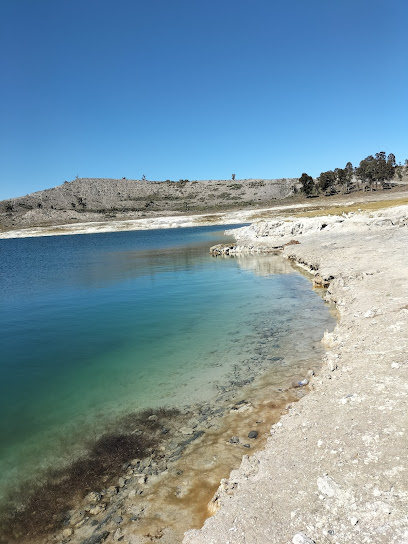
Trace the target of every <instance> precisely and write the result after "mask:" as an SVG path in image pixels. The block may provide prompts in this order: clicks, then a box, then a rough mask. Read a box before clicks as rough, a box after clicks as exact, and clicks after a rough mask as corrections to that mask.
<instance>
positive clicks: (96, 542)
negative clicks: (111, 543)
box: [82, 531, 109, 544]
mask: <svg viewBox="0 0 408 544" xmlns="http://www.w3.org/2000/svg"><path fill="white" fill-rule="evenodd" d="M108 536H109V531H103V532H102V533H97V534H94V535H92V536H90V537H89V538H87V539H86V540H83V541H82V544H100V543H101V542H103V541H104V540H106V539H107V538H108Z"/></svg>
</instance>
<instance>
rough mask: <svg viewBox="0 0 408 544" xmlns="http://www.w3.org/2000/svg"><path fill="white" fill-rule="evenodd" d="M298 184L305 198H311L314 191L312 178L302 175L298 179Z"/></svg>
mask: <svg viewBox="0 0 408 544" xmlns="http://www.w3.org/2000/svg"><path fill="white" fill-rule="evenodd" d="M299 181H300V183H301V184H302V190H303V192H304V193H305V195H306V196H311V195H312V194H313V192H314V189H315V183H314V181H313V178H312V176H309V175H308V174H306V173H303V174H302V175H301V176H300V178H299Z"/></svg>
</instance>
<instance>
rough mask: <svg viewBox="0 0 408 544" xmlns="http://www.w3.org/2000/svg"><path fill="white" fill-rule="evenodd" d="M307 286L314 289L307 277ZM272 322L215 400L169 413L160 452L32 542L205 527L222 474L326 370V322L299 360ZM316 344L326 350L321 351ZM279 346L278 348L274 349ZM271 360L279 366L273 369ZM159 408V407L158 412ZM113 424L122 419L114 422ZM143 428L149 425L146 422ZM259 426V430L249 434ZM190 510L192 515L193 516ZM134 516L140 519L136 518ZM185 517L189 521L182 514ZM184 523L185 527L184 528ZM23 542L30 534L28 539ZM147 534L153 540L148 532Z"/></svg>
mask: <svg viewBox="0 0 408 544" xmlns="http://www.w3.org/2000/svg"><path fill="white" fill-rule="evenodd" d="M244 260H245V261H247V259H244ZM251 261H252V260H251ZM267 261H268V263H269V264H268V263H265V265H266V264H268V266H267V268H266V269H263V268H262V263H258V260H257V263H256V265H257V266H258V265H259V264H261V270H258V269H256V271H257V272H258V273H269V272H270V271H271V270H270V267H271V266H272V268H273V269H275V268H277V269H280V268H279V267H280V266H282V265H283V266H284V267H285V268H288V269H291V268H292V267H291V265H290V264H289V263H286V262H285V261H284V260H282V259H281V258H280V257H279V258H277V259H272V260H271V259H269V258H268V259H267ZM254 273H255V271H254ZM306 289H309V287H308V286H307V283H306ZM322 319H323V318H322ZM324 320H327V319H326V318H324ZM251 322H252V321H251ZM319 323H320V319H319ZM330 324H331V322H330ZM330 324H328V326H330ZM265 326H266V323H265V317H264V318H263V319H261V320H260V321H259V323H258V325H257V328H256V329H254V331H253V332H254V337H255V338H257V339H258V340H259V343H258V344H257V345H258V348H257V353H255V352H254V353H252V354H251V355H253V356H254V355H255V357H253V356H251V357H250V359H256V361H255V360H250V359H247V360H246V361H245V364H243V365H242V368H241V367H237V366H234V368H233V369H232V370H231V373H229V374H228V376H227V378H228V380H227V381H226V382H225V383H223V384H219V385H218V386H217V387H216V389H215V395H214V397H213V398H212V401H211V403H210V404H208V403H207V404H206V405H205V406H202V405H198V404H197V405H194V406H191V407H190V408H188V407H185V409H184V410H183V409H182V413H181V414H180V415H179V416H174V421H166V418H165V415H163V418H164V420H163V425H164V427H166V428H167V429H169V432H168V433H166V434H165V435H164V441H163V442H161V443H160V444H159V447H158V452H157V453H155V454H154V456H151V458H150V459H148V460H147V461H146V462H145V461H141V462H139V463H135V464H133V460H131V461H130V463H129V462H127V463H126V467H125V468H124V470H123V471H122V472H119V473H118V474H117V475H116V476H115V479H114V481H113V482H110V484H109V487H108V488H107V491H106V489H105V491H102V493H100V490H101V489H104V488H105V486H102V488H98V486H94V487H91V489H92V490H93V491H94V493H96V495H95V494H92V493H91V495H92V497H89V494H88V495H87V497H86V498H85V499H84V500H81V501H80V502H79V503H78V506H75V508H73V509H72V510H71V512H70V513H69V518H67V519H69V523H67V524H65V527H63V529H62V530H61V531H60V532H59V533H58V532H55V533H53V534H52V535H49V536H43V537H40V538H39V539H35V538H32V539H29V540H27V542H30V543H31V542H32V543H34V542H41V544H44V543H45V542H54V541H55V536H56V535H58V538H59V540H58V538H57V540H58V542H60V541H61V542H65V541H69V542H72V543H78V544H79V543H81V544H82V542H84V541H85V540H84V539H86V538H91V537H93V536H98V534H99V533H100V531H102V532H101V533H100V534H103V532H104V531H109V533H110V539H112V537H113V535H114V534H116V532H117V530H118V529H120V531H119V532H118V533H117V536H118V535H119V534H120V533H121V532H123V533H124V534H125V536H126V538H127V537H131V538H132V539H133V540H132V542H137V540H134V539H136V538H137V537H138V536H139V537H140V536H141V535H142V536H143V534H148V533H151V534H153V533H154V534H157V535H161V534H162V532H163V530H164V534H163V535H162V537H161V541H162V542H168V543H173V542H181V540H182V537H183V532H184V530H186V529H187V528H188V527H190V528H191V527H194V526H195V527H199V526H201V525H202V523H203V522H204V520H205V518H206V517H208V515H210V513H211V512H209V511H208V504H209V502H210V501H211V498H212V497H213V495H214V493H215V491H216V490H217V487H218V485H219V481H220V480H221V479H222V478H225V477H227V476H228V473H229V471H230V470H231V467H232V466H236V467H237V466H239V463H240V459H241V457H242V455H243V454H244V453H245V452H253V451H257V450H258V449H260V448H262V447H263V445H264V443H265V440H266V438H267V436H268V433H269V428H270V426H271V425H272V424H273V423H274V422H276V421H278V420H279V418H280V416H281V414H282V412H285V411H286V408H285V407H286V405H287V404H288V403H293V402H295V401H296V400H298V398H301V397H302V396H303V395H304V394H305V393H306V391H307V389H308V388H307V386H305V387H293V384H292V382H293V381H296V382H298V381H301V380H303V379H305V378H306V377H307V373H308V371H310V372H315V371H316V372H318V371H319V369H320V360H321V352H322V350H321V349H320V348H319V347H318V346H319V345H320V335H321V333H322V331H323V330H324V329H320V328H317V329H316V326H315V332H314V334H311V336H310V340H309V341H308V344H307V346H308V352H309V356H306V357H302V358H300V359H301V361H300V362H298V359H299V353H300V351H301V346H299V347H298V348H297V349H295V350H290V351H289V352H288V348H289V346H290V339H288V338H287V337H286V335H284V336H283V337H282V341H281V334H280V333H279V331H277V334H276V336H275V335H274V342H276V341H277V342H278V344H279V345H278V346H269V344H268V343H267V342H264V341H262V340H263V337H264V336H265V335H266V334H267V333H266V332H265V329H264V327H265ZM330 328H331V327H330ZM316 332H317V334H316ZM258 337H259V338H258ZM257 342H258V341H257ZM303 343H304V341H303ZM263 345H264V347H263ZM315 346H317V349H318V350H319V351H318V353H316V352H314V351H313V348H314V347H315ZM271 347H273V348H274V349H273V351H272V352H270V348H271ZM287 352H288V353H287ZM302 353H303V351H302ZM315 353H316V354H315ZM268 355H274V357H272V359H273V360H281V362H280V361H278V362H276V363H275V362H273V363H271V362H270V361H269V359H270V357H268ZM248 357H249V355H248ZM271 364H272V365H273V369H272V370H271V369H269V370H268V367H269V366H270V365H271ZM281 365H282V369H286V370H285V375H286V377H285V378H284V377H283V374H282V373H281V372H280V373H278V375H275V372H276V370H278V368H279V367H280V366H281ZM288 372H289V374H288V375H287V373H288ZM278 376H279V377H278ZM279 380H280V381H279ZM158 410H159V412H161V410H160V409H158ZM154 414H155V410H154V409H153V410H152V413H151V415H152V416H154ZM135 416H137V414H135ZM149 418H150V415H149V414H148V415H146V416H145V417H144V419H146V420H147V421H146V424H147V425H148V426H149V425H150V424H149V421H150V419H149ZM160 421H161V416H160V413H159V422H160ZM153 423H155V422H153ZM111 428H112V429H113V428H114V426H112V425H111ZM122 428H123V425H119V426H118V429H122ZM132 428H133V427H132ZM137 428H138V429H139V428H140V429H142V428H144V427H143V425H142V423H138V424H137ZM147 428H148V427H147ZM130 430H131V428H130ZM254 430H256V433H257V435H258V436H256V437H253V438H251V437H249V436H248V433H249V432H250V431H254ZM233 438H234V440H232V439H233ZM236 438H237V439H238V440H236ZM162 448H163V449H162ZM184 449H187V452H186V455H185V456H184V455H181V454H182V453H183V450H184ZM215 457H217V460H215ZM213 458H214V459H213ZM232 460H233V462H232ZM180 471H181V472H180ZM179 472H180V474H179ZM142 480H143V481H142ZM107 485H108V484H107ZM112 487H113V488H115V490H116V491H114V490H113V489H112ZM139 494H140V496H139ZM155 496H156V497H161V498H162V501H163V502H162V504H163V505H166V506H165V507H164V512H165V515H164V519H155V516H156V515H157V512H159V511H160V510H161V508H160V504H159V509H158V508H157V504H156V506H155V505H154V504H153V503H154V501H155ZM154 506H155V507H154ZM81 512H82V514H81ZM155 512H156V514H155ZM166 516H167V517H166ZM189 516H192V518H191V519H189ZM115 517H116V518H122V521H120V522H119V523H116V522H115V521H114V520H113V518H115ZM133 517H135V518H137V519H135V520H133V519H132V518H133ZM181 518H183V521H180V520H181ZM71 520H72V523H71ZM112 520H113V521H112ZM134 521H137V522H138V523H134ZM180 524H181V526H182V527H183V530H182V531H180V529H179V527H180ZM64 531H65V535H64ZM68 533H69V534H68ZM18 541H19V542H20V541H21V542H23V541H25V540H24V539H23V538H20V540H18ZM108 541H109V542H110V541H111V540H108ZM125 541H126V540H125ZM140 541H141V542H146V540H145V539H142V540H140Z"/></svg>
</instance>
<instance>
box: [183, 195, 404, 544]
mask: <svg viewBox="0 0 408 544" xmlns="http://www.w3.org/2000/svg"><path fill="white" fill-rule="evenodd" d="M407 227H408V207H407V206H400V207H396V208H390V209H388V210H384V211H379V212H375V213H370V214H367V213H361V214H352V215H348V216H339V217H319V218H307V219H293V220H285V221H272V222H260V223H258V224H254V225H251V226H250V227H244V228H242V229H240V230H238V231H237V232H236V238H237V244H236V245H233V246H232V247H230V248H229V250H228V253H229V254H235V255H238V254H242V253H256V252H258V251H262V250H263V249H265V248H269V249H270V250H271V249H274V250H276V248H281V249H280V251H282V252H283V254H284V255H285V256H286V257H287V258H288V259H291V260H292V261H294V262H296V263H298V264H299V265H300V266H302V267H304V268H307V269H308V271H309V272H311V273H312V274H313V275H314V276H315V277H316V276H319V277H320V279H321V280H322V281H324V282H326V283H328V284H329V289H328V293H327V299H328V300H330V301H333V302H334V303H335V304H336V306H337V308H338V311H339V316H340V319H339V322H338V325H337V326H336V328H335V330H334V332H333V333H331V334H326V335H325V337H324V338H323V341H324V343H325V344H326V345H327V347H328V352H327V354H326V355H325V357H324V361H323V372H322V373H321V374H320V375H319V376H316V377H314V378H312V379H311V393H310V394H309V395H307V396H306V397H304V398H303V399H302V400H301V401H300V402H299V403H297V404H294V405H292V406H291V407H290V409H289V411H288V414H287V415H284V416H283V417H282V419H281V420H280V421H279V422H278V423H276V424H275V425H273V426H272V428H271V431H270V434H271V436H270V438H269V439H268V442H267V446H266V448H265V450H264V451H262V452H258V453H256V454H255V455H253V456H252V457H247V456H245V457H244V458H243V461H242V464H241V467H240V468H239V469H238V470H236V471H233V472H232V473H231V475H230V477H229V479H228V480H226V481H224V482H222V485H221V486H220V488H219V491H218V493H217V495H216V502H217V508H218V511H217V513H216V514H215V515H214V516H213V517H211V518H209V519H208V520H207V521H206V522H205V524H204V527H203V528H202V529H201V530H194V531H189V532H187V533H186V535H185V538H184V540H183V542H184V544H204V543H205V544H216V543H219V544H221V543H222V544H240V543H242V544H243V543H245V544H255V543H259V544H261V543H262V544H264V543H265V542H271V543H272V542H273V543H274V544H287V543H291V542H292V543H294V544H312V543H316V544H320V543H322V544H323V543H324V544H327V543H330V542H333V543H336V544H342V543H354V544H355V543H358V544H359V543H366V542H367V543H384V544H385V543H387V544H390V543H393V544H394V543H395V544H397V543H398V544H402V543H406V542H408V518H407V515H406V513H407V510H408V476H407V472H406V471H407V448H406V444H407V432H408V416H407V410H406V405H407V395H408V385H407V384H408V358H407V352H408V294H407V293H408V274H407V265H406V248H407V246H408V228H407ZM293 239H295V240H296V241H297V242H299V243H298V244H291V245H286V246H285V244H287V243H288V242H290V241H291V240H293ZM319 281H320V280H319Z"/></svg>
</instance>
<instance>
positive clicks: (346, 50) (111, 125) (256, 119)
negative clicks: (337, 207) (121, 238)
mask: <svg viewBox="0 0 408 544" xmlns="http://www.w3.org/2000/svg"><path fill="white" fill-rule="evenodd" d="M0 21H1V22H0V40H1V43H0V63H1V76H2V77H1V79H2V83H1V86H0V107H1V111H0V119H1V125H0V126H1V128H0V138H1V141H0V198H9V197H13V196H19V195H23V194H27V193H29V192H32V191H36V190H41V189H45V188H47V187H52V186H54V185H59V184H61V183H62V182H63V181H64V180H72V179H74V178H75V176H76V175H79V177H114V178H118V177H123V176H126V177H127V178H140V177H141V176H142V175H143V174H145V175H146V177H147V179H151V180H164V179H172V180H178V179H181V178H183V179H184V178H187V179H225V178H230V176H231V174H232V173H235V174H236V176H237V178H249V177H265V178H275V177H276V178H280V177H298V176H300V174H301V173H302V172H307V173H309V174H311V175H313V176H316V175H318V174H319V173H320V172H321V171H322V170H327V169H332V168H335V167H337V166H339V167H342V166H344V164H345V163H346V162H347V161H349V160H350V161H351V162H353V164H357V163H358V162H359V161H360V160H361V159H363V158H364V157H365V156H367V155H369V154H372V153H375V152H377V151H382V150H384V151H386V152H387V153H388V152H393V153H395V155H396V157H397V160H398V161H404V160H405V159H406V158H408V145H407V143H408V137H407V134H408V130H407V127H408V60H407V59H408V22H407V21H408V2H407V1H406V0H370V1H367V0H308V1H306V0H280V1H279V2H278V1H274V0H252V1H249V0H247V1H245V2H244V1H243V0H216V1H214V0H205V1H204V0H201V1H198V0H150V1H149V0H144V1H140V0H80V1H78V0H3V1H2V2H1V5H0Z"/></svg>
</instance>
